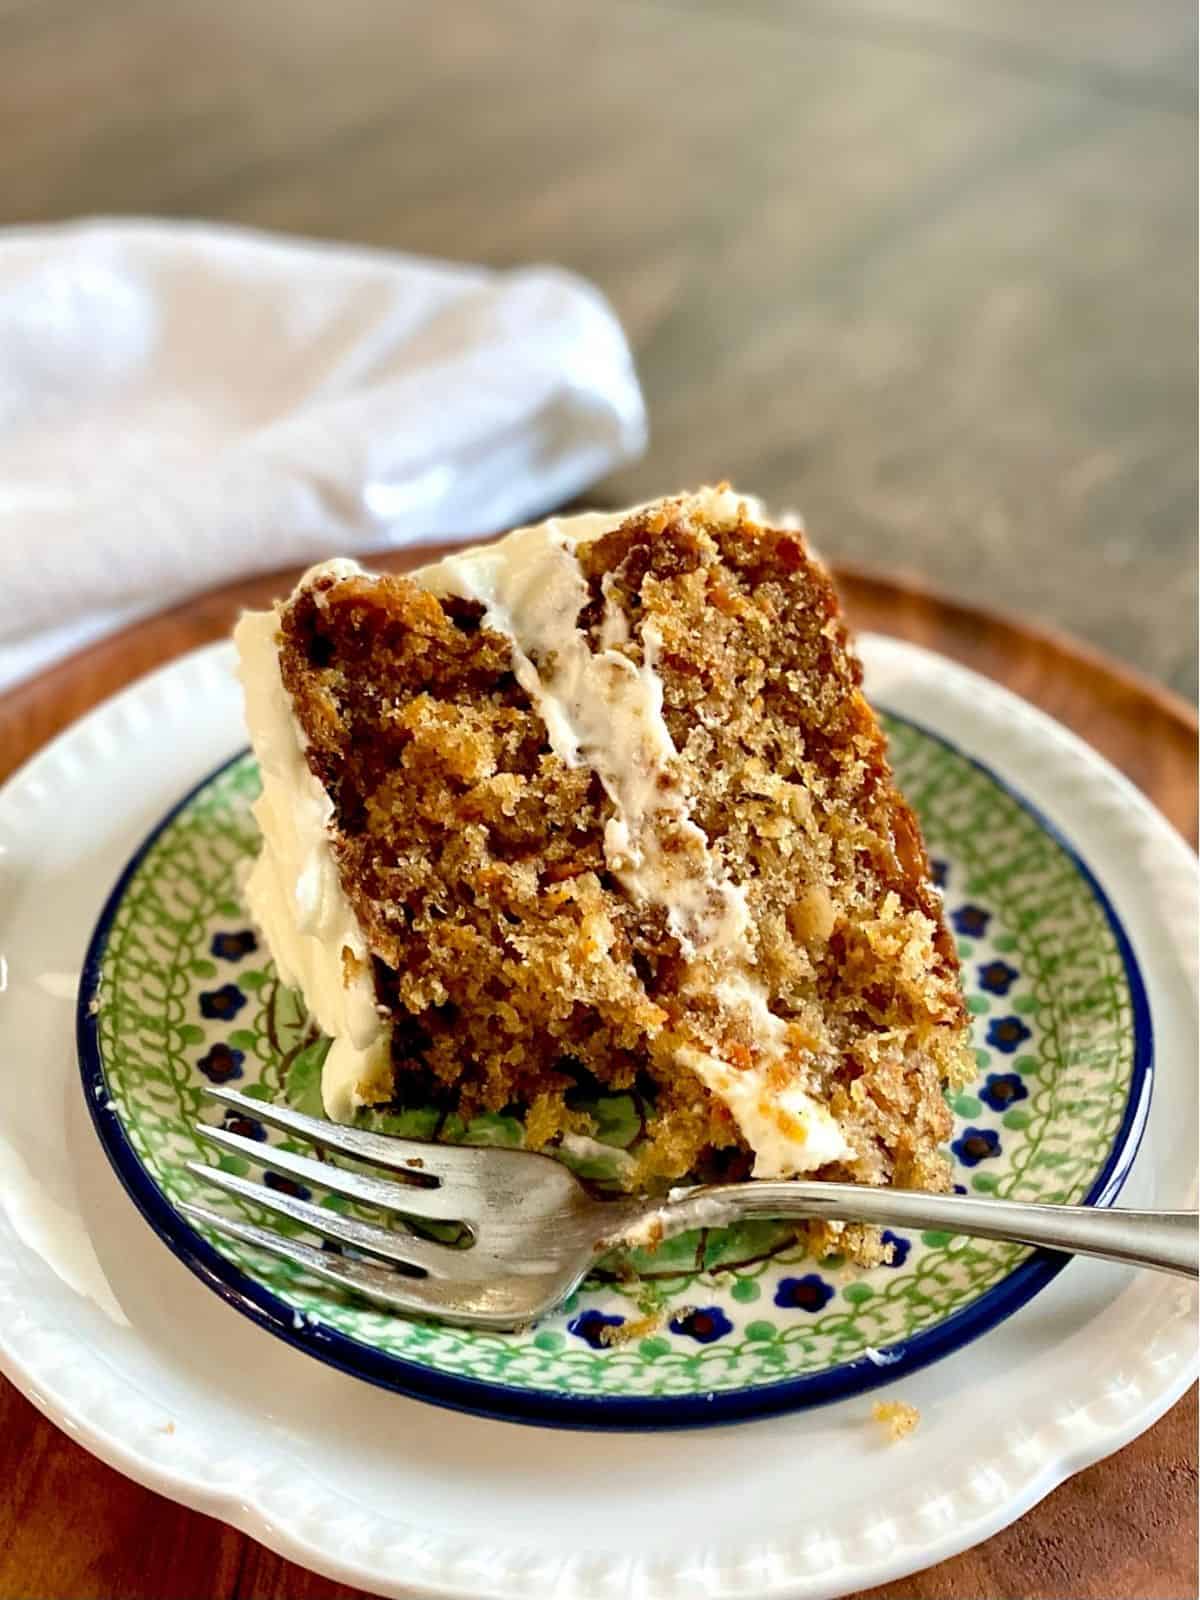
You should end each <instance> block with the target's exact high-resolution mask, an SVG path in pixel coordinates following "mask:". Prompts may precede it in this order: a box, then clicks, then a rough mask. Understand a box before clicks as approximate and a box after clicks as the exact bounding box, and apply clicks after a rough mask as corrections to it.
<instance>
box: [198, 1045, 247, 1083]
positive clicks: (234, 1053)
mask: <svg viewBox="0 0 1200 1600" xmlns="http://www.w3.org/2000/svg"><path fill="white" fill-rule="evenodd" d="M245 1059H246V1052H245V1051H244V1050H235V1049H233V1047H232V1046H231V1045H227V1044H214V1045H213V1047H212V1049H211V1050H209V1051H207V1052H206V1054H204V1055H202V1056H201V1057H200V1059H199V1061H197V1063H196V1065H197V1066H198V1067H199V1068H200V1071H201V1072H202V1073H203V1074H204V1076H205V1077H206V1078H208V1079H209V1080H210V1082H212V1083H228V1082H229V1080H230V1079H231V1078H240V1077H241V1076H242V1062H243V1061H245Z"/></svg>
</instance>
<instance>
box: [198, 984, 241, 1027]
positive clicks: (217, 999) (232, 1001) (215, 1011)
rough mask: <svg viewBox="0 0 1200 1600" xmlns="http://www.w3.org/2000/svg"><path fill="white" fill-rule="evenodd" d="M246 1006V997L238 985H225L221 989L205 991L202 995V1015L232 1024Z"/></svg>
mask: <svg viewBox="0 0 1200 1600" xmlns="http://www.w3.org/2000/svg"><path fill="white" fill-rule="evenodd" d="M245 1004H246V996H245V995H244V994H243V993H242V991H241V990H240V989H239V988H238V986H237V984H236V983H223V984H222V985H221V987H220V988H219V989H205V990H204V991H203V992H202V993H201V995H200V1015H201V1016H202V1017H215V1018H216V1019H217V1020H218V1021H220V1022H232V1021H233V1019H234V1017H236V1016H237V1014H238V1012H239V1011H240V1010H241V1009H242V1007H243V1006H244V1005H245Z"/></svg>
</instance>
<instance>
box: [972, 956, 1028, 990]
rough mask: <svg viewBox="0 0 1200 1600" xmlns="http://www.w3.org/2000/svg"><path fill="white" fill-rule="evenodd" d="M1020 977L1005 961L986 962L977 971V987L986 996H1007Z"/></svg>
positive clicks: (1014, 968)
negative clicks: (985, 993)
mask: <svg viewBox="0 0 1200 1600" xmlns="http://www.w3.org/2000/svg"><path fill="white" fill-rule="evenodd" d="M1020 976H1021V974H1020V973H1019V972H1018V971H1017V969H1016V967H1010V966H1009V964H1008V962H1007V961H988V962H985V963H984V965H983V966H981V967H980V969H979V987H980V988H981V989H985V990H986V991H987V993H988V994H1007V993H1008V991H1009V990H1010V989H1011V988H1012V986H1013V984H1014V983H1015V982H1016V981H1017V979H1018V978H1019V977H1020Z"/></svg>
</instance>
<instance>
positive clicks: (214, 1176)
mask: <svg viewBox="0 0 1200 1600" xmlns="http://www.w3.org/2000/svg"><path fill="white" fill-rule="evenodd" d="M187 1168H188V1171H189V1172H194V1173H195V1175H196V1176H197V1177H198V1178H203V1179H204V1181H205V1183H211V1184H213V1185H214V1186H215V1187H216V1188H218V1189H224V1190H225V1191H226V1193H227V1194H234V1195H239V1196H240V1197H241V1198H242V1199H244V1200H250V1201H253V1203H254V1204H255V1205H256V1206H261V1207H262V1208H263V1209H264V1210H265V1211H272V1212H274V1213H275V1215H276V1216H280V1217H289V1218H291V1220H292V1221H293V1222H299V1223H301V1224H302V1225H303V1226H304V1227H306V1228H311V1230H312V1231H313V1232H314V1233H319V1234H321V1235H323V1237H325V1238H326V1239H332V1240H333V1241H334V1243H335V1244H348V1245H350V1246H351V1248H352V1249H355V1250H363V1251H365V1252H366V1253H367V1254H368V1255H371V1256H376V1257H377V1258H378V1259H379V1260H381V1261H390V1262H393V1263H394V1264H396V1265H398V1266H403V1267H419V1268H420V1269H421V1270H422V1271H423V1272H431V1273H432V1274H433V1275H434V1276H435V1277H438V1278H454V1277H462V1276H463V1266H464V1262H463V1257H464V1256H465V1255H467V1254H473V1253H474V1252H468V1251H464V1250H456V1249H454V1248H453V1247H452V1246H450V1245H446V1244H437V1243H436V1242H435V1241H434V1240H432V1239H418V1238H417V1236H416V1235H415V1234H412V1233H393V1232H392V1231H391V1229H389V1228H377V1227H375V1226H374V1224H372V1223H369V1222H360V1221H359V1220H358V1218H357V1217H344V1216H342V1215H341V1214H340V1213H339V1212H337V1211H330V1210H328V1209H327V1208H326V1207H325V1206H315V1205H313V1203H312V1201H311V1200H298V1199H297V1198H296V1196H295V1195H290V1194H284V1193H283V1191H282V1190H280V1189H268V1188H267V1187H266V1186H265V1185H264V1184H261V1183H252V1182H251V1181H250V1180H249V1179H248V1178H239V1177H238V1176H237V1175H236V1173H232V1172H224V1171H222V1169H221V1168H220V1167H208V1166H205V1164H204V1163H203V1162H202V1161H189V1162H188V1163H187ZM456 1269H457V1270H456ZM469 1275H470V1276H477V1275H478V1268H477V1267H476V1268H475V1270H474V1272H472V1273H470V1274H469Z"/></svg>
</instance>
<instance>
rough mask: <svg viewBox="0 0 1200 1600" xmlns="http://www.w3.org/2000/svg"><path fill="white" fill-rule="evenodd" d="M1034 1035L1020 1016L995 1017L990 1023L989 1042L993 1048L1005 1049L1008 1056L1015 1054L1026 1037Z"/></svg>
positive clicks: (1004, 1051)
mask: <svg viewBox="0 0 1200 1600" xmlns="http://www.w3.org/2000/svg"><path fill="white" fill-rule="evenodd" d="M1032 1037H1033V1035H1032V1033H1031V1032H1030V1030H1029V1029H1028V1028H1027V1027H1026V1026H1025V1024H1024V1023H1023V1022H1022V1021H1021V1019H1020V1017H993V1018H992V1020H991V1021H990V1022H989V1023H988V1031H987V1042H988V1043H989V1044H990V1045H991V1047H992V1049H993V1050H1000V1051H1003V1053H1004V1054H1005V1055H1006V1056H1011V1055H1015V1054H1016V1052H1017V1051H1018V1050H1019V1049H1020V1048H1021V1046H1022V1045H1023V1044H1024V1043H1025V1041H1026V1039H1030V1038H1032Z"/></svg>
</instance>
